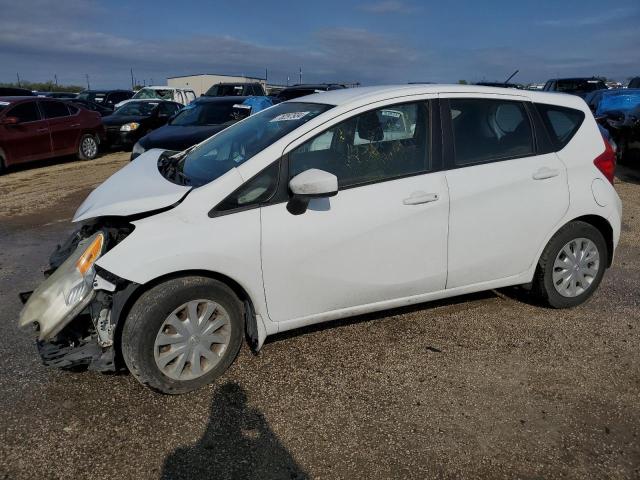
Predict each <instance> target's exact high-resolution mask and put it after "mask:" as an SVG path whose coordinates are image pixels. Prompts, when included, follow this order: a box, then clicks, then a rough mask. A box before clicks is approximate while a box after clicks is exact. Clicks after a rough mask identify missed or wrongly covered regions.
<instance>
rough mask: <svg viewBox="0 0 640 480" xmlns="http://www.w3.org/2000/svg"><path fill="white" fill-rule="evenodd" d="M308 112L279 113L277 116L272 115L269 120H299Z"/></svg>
mask: <svg viewBox="0 0 640 480" xmlns="http://www.w3.org/2000/svg"><path fill="white" fill-rule="evenodd" d="M308 114H309V112H291V113H281V114H280V115H278V116H277V117H273V118H272V119H271V120H269V121H270V122H286V121H289V120H300V119H301V118H302V117H304V116H305V115H308Z"/></svg>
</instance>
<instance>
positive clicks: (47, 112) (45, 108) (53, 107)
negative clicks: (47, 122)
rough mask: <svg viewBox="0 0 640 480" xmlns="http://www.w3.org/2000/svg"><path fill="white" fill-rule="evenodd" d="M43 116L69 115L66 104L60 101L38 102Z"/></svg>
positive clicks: (57, 116)
mask: <svg viewBox="0 0 640 480" xmlns="http://www.w3.org/2000/svg"><path fill="white" fill-rule="evenodd" d="M40 107H41V108H42V112H43V113H44V118H59V117H67V116H69V110H68V109H67V106H66V105H65V104H64V103H62V102H40Z"/></svg>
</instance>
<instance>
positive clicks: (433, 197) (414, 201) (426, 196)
mask: <svg viewBox="0 0 640 480" xmlns="http://www.w3.org/2000/svg"><path fill="white" fill-rule="evenodd" d="M438 198H440V197H439V196H438V194H437V193H425V192H413V193H412V194H411V195H409V197H408V198H405V199H404V200H403V201H402V203H403V204H404V205H420V204H421V203H430V202H435V201H437V200H438Z"/></svg>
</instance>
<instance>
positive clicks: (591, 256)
mask: <svg viewBox="0 0 640 480" xmlns="http://www.w3.org/2000/svg"><path fill="white" fill-rule="evenodd" d="M599 269H600V253H599V252H598V247H596V245H595V243H593V242H592V241H591V240H589V239H588V238H576V239H575V240H571V241H570V242H567V244H566V245H565V246H564V247H562V249H561V250H560V253H558V256H557V257H556V261H555V262H554V263H553V285H554V287H555V288H556V291H557V292H558V293H559V294H560V295H562V296H563V297H577V296H578V295H582V294H583V293H584V292H585V291H587V290H588V289H589V287H590V286H591V284H592V283H593V280H594V279H595V278H596V275H598V270H599Z"/></svg>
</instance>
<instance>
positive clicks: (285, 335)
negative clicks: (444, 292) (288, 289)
mask: <svg viewBox="0 0 640 480" xmlns="http://www.w3.org/2000/svg"><path fill="white" fill-rule="evenodd" d="M500 292H502V289H501V290H500ZM505 296H506V295H501V294H500V293H498V292H497V291H496V290H486V291H483V292H477V293H470V294H468V295H460V296H458V297H451V298H445V299H442V300H433V301H430V302H424V303H417V304H414V305H408V306H406V307H397V308H392V309H388V310H381V311H379V312H373V313H365V314H363V315H357V316H353V317H347V318H341V319H339V320H333V321H329V322H322V323H317V324H315V325H309V326H307V327H301V328H296V329H293V330H288V331H285V332H281V333H276V334H274V335H269V336H268V337H267V339H266V341H265V344H268V343H275V342H280V341H283V340H287V339H289V338H293V337H297V336H300V335H305V334H307V333H314V332H320V331H323V330H327V329H332V328H337V327H343V326H348V325H353V324H357V323H364V322H368V321H371V320H380V319H383V318H388V317H394V316H397V315H408V314H411V313H415V312H425V313H428V312H429V311H430V310H435V309H437V308H451V309H453V308H457V307H459V306H462V307H463V308H466V305H465V304H472V303H473V302H475V301H482V300H489V299H495V298H502V297H505Z"/></svg>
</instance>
